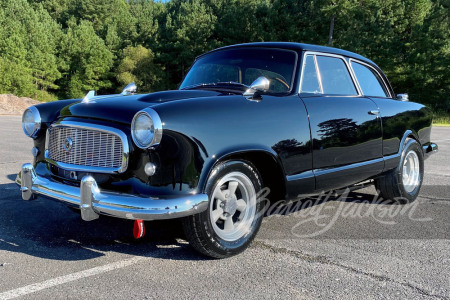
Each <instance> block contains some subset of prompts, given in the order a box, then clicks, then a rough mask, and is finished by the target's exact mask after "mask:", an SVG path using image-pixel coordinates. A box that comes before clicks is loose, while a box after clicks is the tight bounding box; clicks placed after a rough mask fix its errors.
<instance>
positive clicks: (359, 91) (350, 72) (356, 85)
mask: <svg viewBox="0 0 450 300" xmlns="http://www.w3.org/2000/svg"><path fill="white" fill-rule="evenodd" d="M307 55H313V56H314V62H315V64H316V72H317V76H318V77H319V76H320V85H321V88H322V76H321V75H320V70H319V68H318V65H317V59H316V55H318V56H329V57H336V58H340V59H342V60H343V61H344V64H345V66H346V67H347V70H348V73H349V74H350V77H351V79H352V81H353V85H354V86H355V89H356V92H357V93H358V94H356V95H339V97H358V96H362V91H361V89H360V87H359V85H358V84H357V81H356V77H355V76H354V73H353V72H352V69H350V65H349V63H348V61H347V59H346V58H345V56H342V55H338V54H332V53H327V52H317V51H305V52H304V53H303V57H302V67H301V70H300V72H301V74H300V84H299V85H298V93H299V94H300V93H301V91H302V83H303V70H304V68H305V61H306V56H307ZM317 95H327V94H324V93H323V88H322V94H317Z"/></svg>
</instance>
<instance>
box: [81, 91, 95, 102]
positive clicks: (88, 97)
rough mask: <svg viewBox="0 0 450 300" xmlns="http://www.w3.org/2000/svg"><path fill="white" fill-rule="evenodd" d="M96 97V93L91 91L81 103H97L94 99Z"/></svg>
mask: <svg viewBox="0 0 450 300" xmlns="http://www.w3.org/2000/svg"><path fill="white" fill-rule="evenodd" d="M94 97H95V91H94V90H92V91H89V92H88V93H87V94H86V96H84V98H83V100H82V101H81V103H90V102H95V101H93V100H92V99H93V98H94Z"/></svg>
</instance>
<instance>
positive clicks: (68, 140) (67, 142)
mask: <svg viewBox="0 0 450 300" xmlns="http://www.w3.org/2000/svg"><path fill="white" fill-rule="evenodd" d="M72 146H73V141H72V139H71V138H69V137H68V138H66V140H65V141H64V145H63V147H64V150H66V151H67V152H69V151H70V149H72Z"/></svg>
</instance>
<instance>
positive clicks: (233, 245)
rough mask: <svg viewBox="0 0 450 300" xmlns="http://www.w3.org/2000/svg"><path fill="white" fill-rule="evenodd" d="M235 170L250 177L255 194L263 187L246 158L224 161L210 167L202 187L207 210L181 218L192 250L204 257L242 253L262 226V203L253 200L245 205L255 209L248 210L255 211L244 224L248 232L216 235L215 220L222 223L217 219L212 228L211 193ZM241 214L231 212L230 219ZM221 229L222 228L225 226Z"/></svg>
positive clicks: (234, 172) (219, 256) (222, 256)
mask: <svg viewBox="0 0 450 300" xmlns="http://www.w3.org/2000/svg"><path fill="white" fill-rule="evenodd" d="M237 173H241V174H244V175H245V176H246V177H247V179H250V181H251V184H252V186H253V188H254V191H255V193H256V195H257V194H258V192H259V191H260V190H261V188H262V183H261V179H260V178H261V177H260V175H259V173H258V171H257V170H256V168H255V167H254V166H252V164H251V163H250V162H247V161H241V160H234V161H226V162H223V163H220V164H219V165H217V166H216V167H215V168H214V169H213V170H212V172H211V175H210V177H209V178H208V182H207V184H206V189H205V193H207V194H208V195H209V204H208V209H207V210H206V211H204V212H202V213H199V214H196V215H193V216H189V217H186V218H184V219H183V230H184V232H185V235H186V238H187V239H188V241H189V243H190V245H191V246H192V247H193V248H194V249H195V250H197V251H199V252H200V253H202V254H204V255H206V256H210V257H213V258H226V257H230V256H233V255H236V254H239V253H241V252H242V251H244V250H245V249H246V248H247V247H248V246H249V245H250V243H251V242H252V241H253V239H254V238H255V236H256V234H257V232H258V230H259V228H260V226H261V221H262V217H263V216H262V215H263V213H262V209H263V207H264V204H265V203H264V202H261V201H256V203H254V206H253V205H252V206H248V208H250V207H255V209H254V210H253V209H251V211H254V212H255V216H254V217H253V220H252V221H248V223H247V224H250V225H249V227H248V231H246V233H244V234H243V235H242V236H241V237H240V238H237V239H236V240H225V239H223V238H222V237H221V236H219V234H218V233H216V230H218V229H217V228H218V227H217V222H219V223H220V222H221V220H220V219H218V221H215V222H214V227H213V220H212V219H211V215H212V213H211V211H210V210H212V209H213V205H214V203H212V202H214V201H216V200H214V199H212V198H213V196H214V194H213V193H214V191H216V187H217V186H218V185H219V184H220V183H221V180H222V181H223V180H224V178H226V176H230V174H237ZM230 182H231V181H230ZM223 186H224V185H221V187H219V188H220V189H221V188H222V187H223ZM228 190H229V186H228ZM238 193H239V192H238ZM233 195H234V194H233ZM234 199H236V198H234ZM221 207H222V206H221ZM216 209H217V207H216ZM246 209H247V208H246ZM241 213H242V212H239V211H238V210H235V213H233V214H232V216H231V218H232V219H233V215H235V214H237V215H239V214H241ZM224 215H225V213H224ZM239 217H240V216H239ZM224 223H225V221H224ZM235 224H238V223H235ZM215 228H216V229H215ZM223 230H225V228H224V229H223ZM219 231H220V229H219Z"/></svg>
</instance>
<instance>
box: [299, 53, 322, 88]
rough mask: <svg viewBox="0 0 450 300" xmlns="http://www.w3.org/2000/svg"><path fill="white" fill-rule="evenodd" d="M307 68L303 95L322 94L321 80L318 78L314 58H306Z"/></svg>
mask: <svg viewBox="0 0 450 300" xmlns="http://www.w3.org/2000/svg"><path fill="white" fill-rule="evenodd" d="M304 65H305V67H304V68H303V77H302V85H301V87H302V90H301V92H302V93H311V94H321V93H322V91H321V89H320V84H319V78H318V77H317V72H316V65H315V63H314V56H313V55H307V56H306V58H305V63H304Z"/></svg>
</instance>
